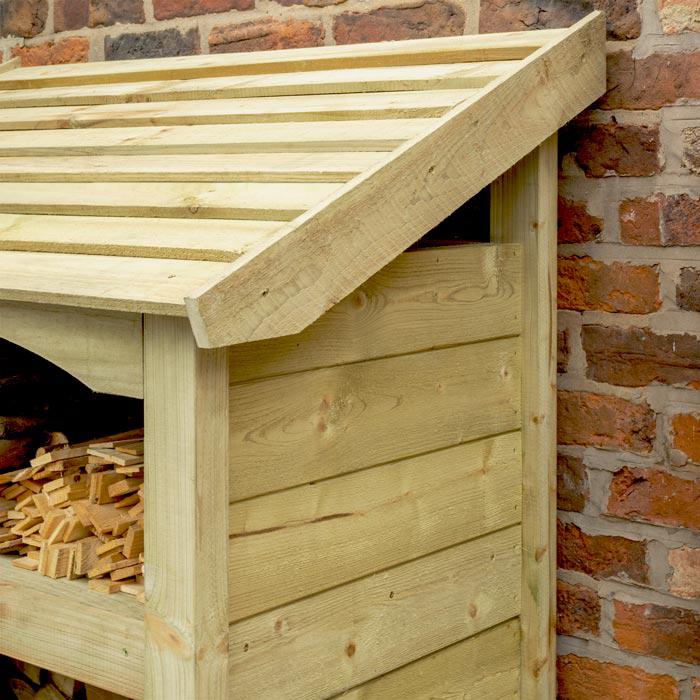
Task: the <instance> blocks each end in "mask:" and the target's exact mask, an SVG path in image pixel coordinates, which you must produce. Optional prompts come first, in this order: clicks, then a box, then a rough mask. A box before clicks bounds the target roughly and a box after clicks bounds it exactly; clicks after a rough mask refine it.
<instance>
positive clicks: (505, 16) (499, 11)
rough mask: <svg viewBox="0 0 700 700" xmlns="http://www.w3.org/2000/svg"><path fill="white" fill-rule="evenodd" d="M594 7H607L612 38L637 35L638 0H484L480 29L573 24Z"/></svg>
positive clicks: (484, 31) (608, 25) (507, 29)
mask: <svg viewBox="0 0 700 700" xmlns="http://www.w3.org/2000/svg"><path fill="white" fill-rule="evenodd" d="M593 10H603V11H604V12H605V15H606V19H607V30H608V38H609V39H635V38H637V37H638V36H639V31H640V29H641V20H640V17H639V13H638V12H637V5H636V3H635V2H634V0H573V2H566V3H564V2H556V1H555V0H482V1H481V8H480V12H479V32H480V33H482V34H483V33H489V32H513V31H520V30H522V29H525V28H526V29H552V28H557V27H570V26H571V25H572V24H574V23H575V22H576V21H578V20H579V19H581V18H582V17H584V16H585V15H587V14H588V13H589V12H592V11H593Z"/></svg>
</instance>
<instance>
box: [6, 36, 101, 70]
mask: <svg viewBox="0 0 700 700" xmlns="http://www.w3.org/2000/svg"><path fill="white" fill-rule="evenodd" d="M89 52H90V41H89V40H88V39H87V38H86V37H82V36H72V37H68V38H66V39H61V40H59V41H57V42H55V43H54V42H53V41H47V42H44V43H43V44H35V45H34V46H15V47H13V49H12V55H13V56H19V58H20V61H22V65H23V66H43V65H47V64H49V63H82V62H84V61H87V60H88V54H89Z"/></svg>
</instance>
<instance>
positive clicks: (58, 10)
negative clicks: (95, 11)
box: [53, 0, 90, 32]
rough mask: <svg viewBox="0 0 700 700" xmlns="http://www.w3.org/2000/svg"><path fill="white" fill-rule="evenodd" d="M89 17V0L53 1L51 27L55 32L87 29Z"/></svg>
mask: <svg viewBox="0 0 700 700" xmlns="http://www.w3.org/2000/svg"><path fill="white" fill-rule="evenodd" d="M89 17H90V3H89V0H54V6H53V27H54V31H55V32H66V31H69V30H70V29H81V28H82V27H87V25H88V21H89Z"/></svg>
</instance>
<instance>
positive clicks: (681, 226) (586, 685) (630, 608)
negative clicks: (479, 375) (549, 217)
mask: <svg viewBox="0 0 700 700" xmlns="http://www.w3.org/2000/svg"><path fill="white" fill-rule="evenodd" d="M591 6H595V7H597V8H599V9H603V10H605V11H606V12H607V16H608V39H609V40H610V43H609V47H608V93H607V94H606V95H605V97H604V98H603V99H601V100H600V101H599V102H598V103H597V104H596V105H594V108H593V109H591V110H589V111H588V112H586V114H584V115H582V116H581V117H580V118H579V119H577V120H576V121H575V122H574V123H572V124H570V125H569V126H568V127H567V128H565V129H564V130H563V131H562V133H561V147H560V156H561V166H560V167H561V171H560V212H559V214H560V216H559V242H560V246H559V253H560V261H559V309H560V311H559V343H558V345H559V363H558V364H559V372H560V374H559V415H558V420H559V460H558V461H559V464H558V469H559V474H558V476H559V478H558V482H559V497H558V508H559V523H558V532H559V542H558V546H559V552H558V567H559V585H558V601H559V613H558V632H559V635H560V636H559V643H558V653H559V696H560V698H562V699H563V700H592V699H593V698H601V699H604V700H700V313H699V312H700V178H699V177H698V175H700V4H698V1H697V0H659V1H658V5H657V2H656V0H640V2H639V3H638V4H635V2H634V0H631V1H627V0H593V2H592V3H591V2H586V1H585V0H582V1H581V2H562V1H561V0H558V1H552V2H547V1H546V0H545V1H544V2H539V3H536V2H530V1H529V0H520V1H519V2H518V1H516V2H509V1H508V0H484V2H483V3H482V12H481V30H482V31H495V30H505V29H517V28H521V27H522V26H523V25H526V26H529V27H532V28H537V27H545V26H556V25H562V24H567V23H570V22H571V21H572V20H574V19H576V18H577V17H578V16H580V15H581V13H583V12H584V11H587V10H588V9H590V7H591Z"/></svg>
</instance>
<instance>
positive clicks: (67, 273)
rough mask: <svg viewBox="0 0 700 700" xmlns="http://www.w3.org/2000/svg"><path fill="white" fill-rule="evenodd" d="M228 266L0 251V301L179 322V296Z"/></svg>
mask: <svg viewBox="0 0 700 700" xmlns="http://www.w3.org/2000/svg"><path fill="white" fill-rule="evenodd" d="M228 265H229V263H217V262H200V261H194V260H192V261H191V260H158V259H146V258H128V257H117V256H100V255H66V254H58V253H27V252H17V251H0V299H9V300H13V301H32V302H43V303H51V304H67V305H69V306H82V307H86V306H87V307H92V308H96V309H115V310H122V311H139V312H142V313H159V314H168V315H180V316H184V315H186V311H185V308H184V304H183V298H184V295H185V294H187V293H188V292H189V291H190V290H192V289H195V288H197V287H198V286H200V285H201V284H203V283H204V282H205V281H206V280H209V279H212V277H216V276H217V275H221V274H222V272H223V270H225V269H227V267H228Z"/></svg>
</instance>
